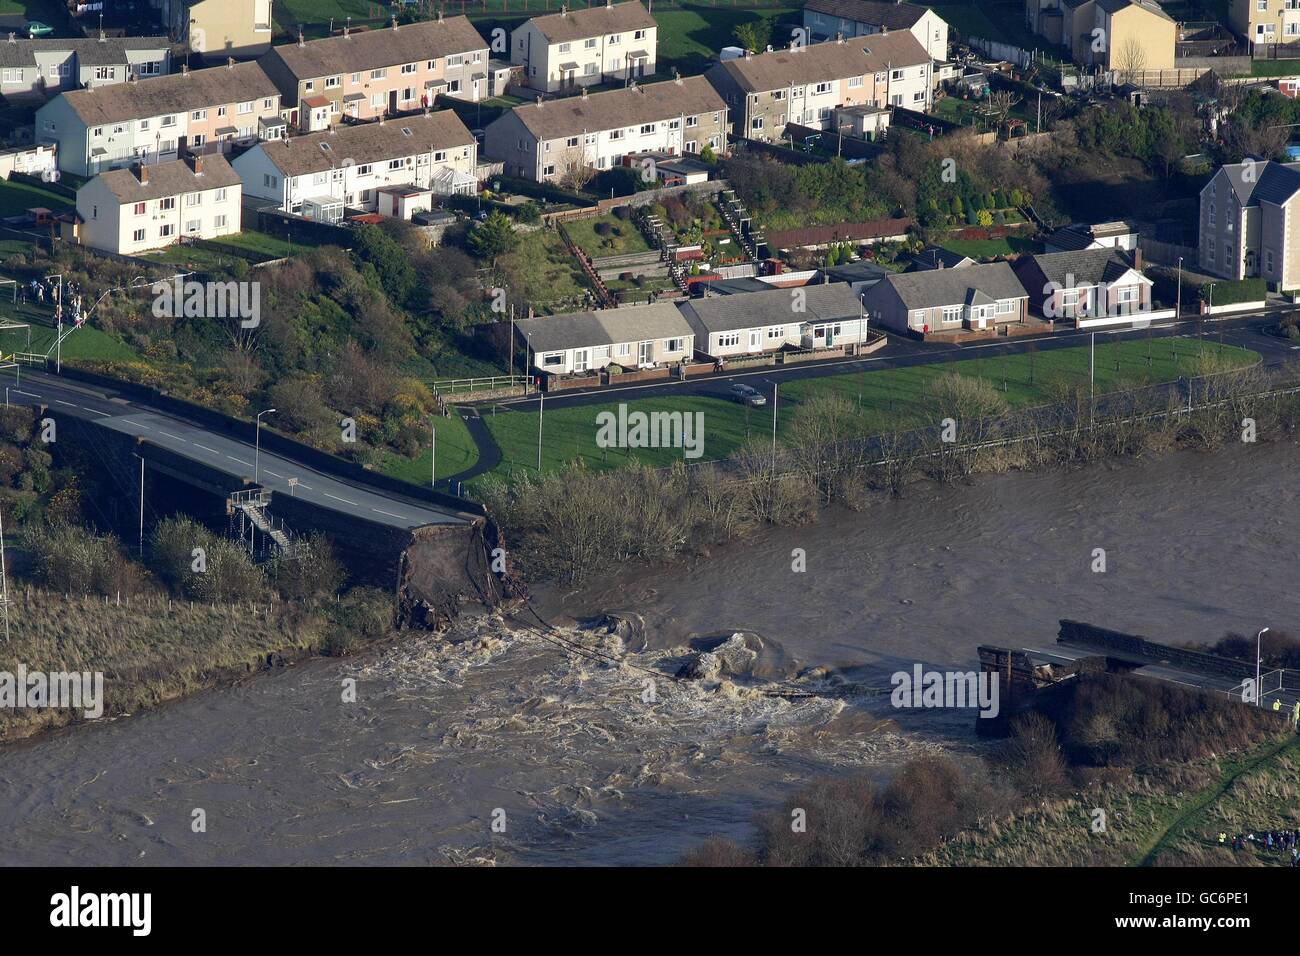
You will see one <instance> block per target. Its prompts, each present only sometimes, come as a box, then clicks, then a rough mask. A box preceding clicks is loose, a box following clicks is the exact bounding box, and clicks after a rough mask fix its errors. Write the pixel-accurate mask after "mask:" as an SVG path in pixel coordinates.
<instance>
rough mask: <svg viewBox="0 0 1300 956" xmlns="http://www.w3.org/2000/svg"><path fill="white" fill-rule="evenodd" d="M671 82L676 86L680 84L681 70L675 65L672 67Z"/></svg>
mask: <svg viewBox="0 0 1300 956" xmlns="http://www.w3.org/2000/svg"><path fill="white" fill-rule="evenodd" d="M673 82H674V83H676V84H677V85H678V86H681V85H682V71H681V70H679V69H677V67H673Z"/></svg>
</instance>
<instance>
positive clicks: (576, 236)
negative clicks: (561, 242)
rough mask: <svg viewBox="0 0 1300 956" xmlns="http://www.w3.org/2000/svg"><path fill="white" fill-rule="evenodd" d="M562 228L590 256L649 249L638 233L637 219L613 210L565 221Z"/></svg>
mask: <svg viewBox="0 0 1300 956" xmlns="http://www.w3.org/2000/svg"><path fill="white" fill-rule="evenodd" d="M564 228H565V230H566V231H567V232H568V233H569V238H570V239H572V240H573V243H574V245H576V246H577V247H578V248H579V249H581V250H582V251H583V252H585V253H586V254H587V255H589V256H592V257H593V258H600V257H602V256H621V255H624V254H625V253H629V252H648V251H649V249H650V243H648V242H646V239H645V236H643V235H641V230H640V229H638V228H637V227H636V223H634V222H632V221H631V220H630V219H619V218H618V217H617V216H615V215H614V214H613V213H607V214H606V215H604V216H597V217H595V218H592V219H580V220H578V221H577V222H566V223H565V224H564Z"/></svg>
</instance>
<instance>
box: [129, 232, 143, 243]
mask: <svg viewBox="0 0 1300 956" xmlns="http://www.w3.org/2000/svg"><path fill="white" fill-rule="evenodd" d="M131 241H132V242H144V230H143V229H137V230H136V231H135V232H133V233H131Z"/></svg>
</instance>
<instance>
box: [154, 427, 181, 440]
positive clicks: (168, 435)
mask: <svg viewBox="0 0 1300 956" xmlns="http://www.w3.org/2000/svg"><path fill="white" fill-rule="evenodd" d="M158 434H159V435H166V436H167V437H168V438H174V439H176V440H177V441H185V439H184V438H182V437H181V436H180V435H173V434H172V433H171V432H165V431H163V430H162V429H161V428H160V429H158Z"/></svg>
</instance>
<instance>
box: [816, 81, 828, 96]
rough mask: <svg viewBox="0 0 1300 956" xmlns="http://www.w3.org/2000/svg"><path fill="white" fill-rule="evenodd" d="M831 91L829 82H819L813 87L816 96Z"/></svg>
mask: <svg viewBox="0 0 1300 956" xmlns="http://www.w3.org/2000/svg"><path fill="white" fill-rule="evenodd" d="M830 91H831V85H830V84H829V83H818V84H817V85H816V86H815V87H813V95H814V96H820V95H821V94H822V93H829V92H830Z"/></svg>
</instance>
